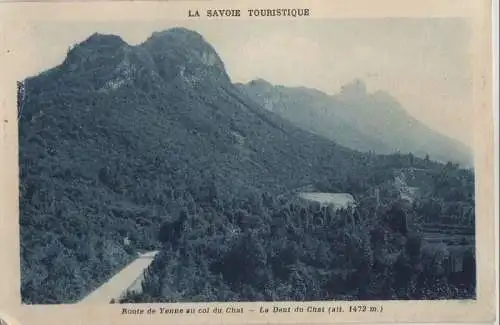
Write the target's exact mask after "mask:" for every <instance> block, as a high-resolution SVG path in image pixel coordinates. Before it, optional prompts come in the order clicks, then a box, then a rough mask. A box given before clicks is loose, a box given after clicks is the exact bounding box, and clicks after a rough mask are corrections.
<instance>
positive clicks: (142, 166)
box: [18, 28, 475, 304]
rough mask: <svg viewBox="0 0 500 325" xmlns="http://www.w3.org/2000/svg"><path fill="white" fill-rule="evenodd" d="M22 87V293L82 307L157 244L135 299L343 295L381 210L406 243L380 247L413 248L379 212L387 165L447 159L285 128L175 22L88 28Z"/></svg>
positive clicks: (364, 264) (460, 187) (456, 186)
mask: <svg viewBox="0 0 500 325" xmlns="http://www.w3.org/2000/svg"><path fill="white" fill-rule="evenodd" d="M18 86H19V92H18V93H19V151H20V152H19V159H20V212H21V213H20V225H21V234H20V235H21V280H22V284H21V293H22V299H23V302H24V303H44V304H46V303H69V302H76V301H78V300H79V299H81V298H82V297H84V296H85V295H86V294H88V293H89V292H90V291H91V290H93V289H95V288H96V287H97V286H98V285H100V284H102V283H103V282H104V281H106V280H107V279H108V278H109V277H110V276H111V275H113V274H114V273H115V272H117V271H118V270H119V269H120V268H121V267H123V266H124V265H126V264H127V263H128V262H129V261H131V260H132V259H133V258H135V256H136V252H137V251H138V250H149V249H161V250H162V253H161V254H160V256H159V257H158V258H157V260H156V261H155V262H154V263H153V266H152V267H151V270H150V275H149V276H148V277H147V280H146V290H145V293H144V296H142V297H133V299H138V300H139V301H146V300H155V301H159V300H168V301H176V300H204V299H208V300H213V299H229V300H234V299H244V300H246V299H261V298H262V297H264V298H265V299H299V298H298V297H303V298H304V299H316V298H321V299H323V298H327V297H340V296H339V294H341V293H342V292H340V293H339V292H338V291H331V289H328V288H330V287H329V286H333V287H335V288H338V283H337V277H338V276H339V275H338V270H337V269H338V268H339V267H340V268H341V269H343V271H342V272H340V273H341V274H344V275H341V277H343V278H342V279H344V278H345V277H346V276H348V277H351V276H353V275H352V274H353V272H352V270H356V272H358V273H356V272H355V274H358V275H357V276H359V275H360V274H361V273H359V272H370V271H369V270H372V268H374V267H375V266H374V265H375V264H372V262H370V261H371V260H372V259H371V258H370V257H369V256H371V255H370V254H372V253H373V254H376V253H374V252H376V248H375V246H373V245H374V244H373V242H374V240H375V241H376V239H375V238H376V236H377V235H374V234H375V233H374V232H373V231H375V228H374V227H375V226H376V225H377V224H379V220H385V221H384V224H387V225H388V227H389V228H388V229H392V230H391V231H390V234H391V235H390V238H392V237H394V238H396V237H397V238H400V239H399V241H398V244H394V243H392V242H391V243H390V244H389V243H384V244H383V245H382V246H383V248H384V249H389V248H391V247H393V246H394V245H395V246H394V248H391V249H393V250H394V252H401V247H403V246H405V245H409V244H404V243H405V242H411V241H408V240H406V239H405V238H407V237H406V236H407V235H408V234H407V230H401V229H402V228H401V227H400V226H397V225H400V224H401V223H402V222H403V221H402V220H403V219H404V220H406V218H402V217H401V214H398V213H395V214H394V213H392V212H388V211H393V210H391V209H396V208H395V207H393V205H394V204H395V202H396V201H398V193H397V192H395V191H394V190H393V188H394V187H393V185H391V184H392V182H393V178H394V175H393V170H394V169H398V168H405V167H411V166H415V167H418V168H425V169H429V170H433V171H441V170H444V168H446V166H444V165H442V164H438V163H435V162H432V161H429V160H423V159H419V158H416V157H413V156H412V155H401V154H394V155H386V156H380V155H374V154H372V153H360V152H357V151H353V150H351V149H348V148H346V147H343V146H340V145H337V144H336V143H334V142H331V141H329V140H327V139H325V138H323V137H320V136H316V135H314V134H312V133H309V132H307V131H305V130H302V129H300V128H298V127H296V126H294V125H293V124H291V123H290V122H288V121H287V120H284V119H282V118H281V117H279V116H278V115H275V114H274V113H272V112H269V111H268V110H266V109H264V108H262V107H261V106H260V105H259V104H257V103H256V102H255V101H253V100H252V99H250V98H249V97H247V96H246V95H244V94H242V93H241V92H240V91H238V90H237V89H236V88H235V87H234V86H233V85H232V84H231V81H230V78H229V76H228V75H227V74H226V72H225V70H224V65H223V62H222V61H221V59H220V58H219V57H218V55H217V53H216V52H215V50H214V49H213V48H212V47H211V46H210V45H209V44H208V43H206V42H205V41H204V40H203V38H202V36H201V35H199V34H197V33H195V32H192V31H189V30H186V29H182V28H175V29H171V30H167V31H164V32H158V33H154V34H153V35H152V36H151V37H150V38H149V39H147V40H146V41H145V42H144V43H142V44H140V45H137V46H130V45H128V44H126V43H125V42H124V41H123V40H122V39H120V38H119V37H117V36H112V35H101V34H94V35H92V36H90V37H89V38H88V39H86V40H85V41H83V42H82V43H80V44H77V45H75V46H74V47H73V48H72V49H71V50H70V51H68V54H67V57H66V58H65V60H64V61H63V62H62V63H61V65H59V66H57V67H55V68H53V69H51V70H48V71H45V72H43V73H41V74H39V75H38V76H34V77H30V78H27V79H26V80H24V81H23V82H20V83H19V85H18ZM452 167H453V168H455V167H454V166H452ZM453 168H452V169H451V172H448V173H445V174H444V175H445V176H443V177H444V178H442V179H440V181H441V182H445V183H446V182H448V183H447V184H452V187H451V189H450V190H453V191H455V192H456V194H454V195H459V197H460V198H456V200H459V199H463V202H465V203H464V204H468V205H471V204H472V206H473V197H474V193H473V192H472V193H471V192H470V190H471V189H473V186H471V182H472V184H473V174H472V173H471V172H470V171H464V170H459V169H458V170H459V171H460V172H458V171H457V169H456V168H455V169H453ZM460 173H462V174H460ZM463 175H466V176H467V177H464V176H463ZM303 186H313V187H315V188H317V189H318V190H320V191H325V192H347V193H351V194H352V195H353V196H354V197H355V198H356V199H357V200H358V201H359V202H365V201H366V202H371V203H363V204H361V207H360V208H359V209H357V210H356V211H351V212H348V211H343V212H339V213H341V216H336V215H333V212H328V213H330V214H329V215H323V217H321V218H322V221H321V222H320V221H318V216H319V212H318V211H315V210H314V208H313V207H311V206H309V205H308V204H305V203H304V202H298V201H297V202H296V199H295V198H294V194H293V193H294V191H295V190H296V189H297V188H300V187H303ZM429 186H431V188H433V189H434V188H435V186H434V185H432V184H431V185H429ZM376 188H380V189H381V193H382V195H381V198H380V201H381V203H380V206H378V207H374V206H373V204H374V203H373V190H374V189H376ZM426 191H427V190H426ZM441 191H442V192H436V195H437V196H439V197H441V196H443V197H444V196H446V195H447V190H446V188H445V187H442V188H441ZM455 192H454V193H455ZM471 197H472V201H471ZM443 199H444V198H443ZM401 209H403V210H404V211H405V212H404V213H405V215H406V214H409V215H412V213H413V214H414V213H415V211H414V209H413V207H407V206H403V207H402V208H401ZM398 211H399V210H398ZM336 213H337V212H336ZM415 220H417V218H415ZM391 225H392V227H393V228H394V229H393V228H390V226H391ZM398 227H399V228H398ZM412 227H413V226H412ZM414 228H415V229H418V227H414ZM405 229H406V228H405ZM412 229H413V228H412ZM401 231H402V232H403V233H404V234H403V235H402V237H401V236H399V235H396V234H397V233H401ZM412 238H413V237H412ZM333 243H334V244H333ZM398 245H399V246H398ZM398 249H399V250H398ZM313 252H314V253H313ZM413 252H414V251H413ZM316 255H317V256H316ZM367 256H368V257H367ZM241 258H245V259H244V260H242V259H241ZM366 258H368V260H366ZM375 260H376V259H375ZM242 261H245V263H243V262H242ZM346 261H349V262H348V263H346ZM242 263H243V264H242ZM344 265H345V266H344ZM242 266H245V268H243V269H242ZM360 268H361V269H360ZM360 270H361V271H360ZM367 270H368V271H367ZM248 272H252V274H251V275H249V274H248ZM384 274H386V273H384ZM443 274H444V273H438V275H436V277H438V276H439V277H442V275H443ZM436 277H434V278H431V280H432V281H434V280H435V279H436ZM202 279H203V282H204V283H205V284H204V285H202V284H201V282H200V281H201V280H202ZM205 279H209V281H208V282H207V281H205ZM307 279H309V280H307ZM346 279H347V278H345V279H344V280H342V281H344V282H345V281H347V282H346V284H345V285H346V287H345V288H346V289H345V290H344V291H345V294H346V295H351V296H356V295H358V296H361V295H366V296H367V297H369V295H370V294H372V295H373V294H377V295H383V296H384V297H389V296H390V294H388V293H387V294H386V293H385V291H384V293H383V294H382V293H380V291H375V293H370V292H369V291H366V292H364V293H363V292H361V293H352V292H351V291H352V290H351V289H352V288H351V287H349V284H348V283H351V284H352V283H355V282H349V281H354V280H346ZM349 279H351V278H349ZM387 279H389V278H387ZM440 279H441V278H440ZM306 280H307V281H306ZM431 280H425V281H431ZM308 281H309V282H308ZM300 283H301V284H300ZM326 283H330V284H329V285H327V284H326ZM429 283H430V282H429ZM467 283H469V284H470V286H472V287H474V285H475V282H473V281H472V280H470V281H469V282H467ZM351 286H352V285H351ZM319 287H321V288H323V289H321V290H323V291H321V292H323V293H320V291H318V290H319V289H318V288H319ZM238 288H240V289H238ZM266 288H267V289H266ZM300 288H302V289H300ZM425 288H430V289H428V290H431V291H432V290H434V289H432V288H434V287H433V286H432V285H430V284H429V285H426V287H425ZM266 290H267V292H268V294H267V296H266V294H265V292H266ZM297 290H305V291H301V292H302V293H297V292H299V291H297ZM325 290H326V291H325ZM335 290H337V289H335ZM377 290H378V289H377ZM450 290H451V289H450ZM464 290H465V289H464ZM467 290H468V291H466V294H462V293H460V294H454V293H453V294H452V293H450V294H448V293H446V295H447V296H453V297H455V296H456V297H459V296H460V297H465V296H471V295H473V293H472V292H473V289H470V288H469V289H467ZM471 290H472V291H471ZM296 291H297V292H296ZM316 291H318V292H316ZM344 291H343V292H344ZM269 292H270V293H269ZM315 292H316V293H315ZM419 292H420V291H419ZM432 292H433V294H434V295H435V296H436V297H438V298H439V297H444V296H443V295H442V294H440V293H438V292H435V291H432ZM342 294H343V293H342ZM391 294H392V293H391ZM263 295H264V296H263ZM415 297H417V298H418V297H431V298H432V297H434V296H432V295H429V294H426V295H420V296H419V295H418V294H417V293H415ZM130 299H132V298H130Z"/></svg>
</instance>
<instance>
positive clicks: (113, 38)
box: [77, 33, 128, 47]
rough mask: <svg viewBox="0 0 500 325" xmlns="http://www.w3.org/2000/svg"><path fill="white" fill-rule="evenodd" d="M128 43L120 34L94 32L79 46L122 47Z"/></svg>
mask: <svg viewBox="0 0 500 325" xmlns="http://www.w3.org/2000/svg"><path fill="white" fill-rule="evenodd" d="M124 45H128V44H127V43H126V42H125V41H124V40H123V39H122V38H121V37H120V36H117V35H113V34H101V33H93V34H92V35H90V36H89V37H88V38H87V39H86V40H84V41H83V42H81V43H80V44H78V45H77V47H103V46H104V47H121V46H124Z"/></svg>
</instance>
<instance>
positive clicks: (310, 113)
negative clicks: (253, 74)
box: [238, 79, 473, 167]
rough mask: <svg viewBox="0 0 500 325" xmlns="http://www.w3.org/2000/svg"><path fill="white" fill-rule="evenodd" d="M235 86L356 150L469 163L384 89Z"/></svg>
mask: <svg viewBox="0 0 500 325" xmlns="http://www.w3.org/2000/svg"><path fill="white" fill-rule="evenodd" d="M238 87H239V88H240V89H241V90H242V91H243V92H244V93H246V94H247V95H249V96H250V97H252V98H253V99H254V100H255V101H256V102H258V103H259V104H261V105H262V106H263V107H264V108H266V109H268V110H269V111H272V112H274V113H276V114H278V115H280V116H282V117H284V118H286V119H288V120H290V121H292V122H293V123H295V124H296V125H298V126H300V127H301V128H303V129H305V130H308V131H311V132H314V133H316V134H318V135H321V136H324V137H326V138H328V139H331V140H333V141H335V142H337V143H339V144H341V145H344V146H347V147H349V148H352V149H356V150H360V151H375V152H376V153H383V154H386V153H393V152H396V151H400V152H402V153H409V152H411V153H413V154H414V155H416V156H419V157H422V158H423V157H425V156H426V155H429V156H430V158H431V159H434V160H438V161H441V162H447V161H452V162H454V163H460V164H461V165H463V166H466V167H470V166H471V165H472V160H473V159H472V153H471V151H470V150H469V149H468V148H467V147H466V146H465V145H463V144H462V143H460V142H459V141H456V140H454V139H451V138H449V137H447V136H445V135H443V134H440V133H439V132H436V131H434V130H432V129H431V128H429V127H427V126H426V125H425V124H423V123H422V122H420V121H418V120H417V119H415V118H414V117H412V116H411V115H409V114H408V113H407V112H406V111H405V110H404V109H403V107H401V105H400V104H399V103H398V102H397V101H396V100H395V99H394V98H393V97H392V96H391V95H390V94H388V93H386V92H383V91H378V92H375V93H368V92H367V91H366V87H365V84H364V83H363V82H362V81H361V80H355V81H354V82H352V83H351V84H347V85H345V86H344V87H343V88H342V90H341V91H340V93H338V94H336V95H333V96H330V95H327V94H325V93H323V92H321V91H318V90H315V89H309V88H304V87H297V88H292V87H284V86H275V85H272V84H270V83H269V82H267V81H265V80H262V79H257V80H254V81H251V82H249V83H247V84H238Z"/></svg>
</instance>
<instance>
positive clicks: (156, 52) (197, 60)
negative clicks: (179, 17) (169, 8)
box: [141, 27, 229, 82]
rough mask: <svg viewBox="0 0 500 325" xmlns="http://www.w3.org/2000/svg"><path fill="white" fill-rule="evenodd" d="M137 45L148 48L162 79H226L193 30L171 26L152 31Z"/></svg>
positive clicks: (211, 51) (216, 57)
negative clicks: (166, 28) (159, 30)
mask: <svg viewBox="0 0 500 325" xmlns="http://www.w3.org/2000/svg"><path fill="white" fill-rule="evenodd" d="M141 47H143V48H145V49H147V50H148V51H149V53H150V54H151V57H152V58H153V60H154V61H155V63H156V65H157V67H158V71H159V74H160V76H161V77H162V78H163V79H165V80H171V79H173V78H176V77H178V76H180V77H182V78H183V79H184V80H185V81H188V82H199V81H201V80H202V79H206V78H207V77H210V78H216V79H222V80H224V81H226V82H228V81H229V76H228V75H227V73H226V71H225V67H224V63H223V62H222V60H221V58H220V57H219V55H218V54H217V52H216V51H215V49H214V48H213V47H212V45H210V44H209V43H208V42H207V41H206V40H205V39H204V37H203V36H202V35H200V34H199V33H197V32H195V31H192V30H189V29H186V28H181V27H175V28H171V29H168V30H164V31H161V32H154V33H153V34H152V35H151V36H150V37H149V38H148V39H147V40H146V41H145V42H144V43H142V44H141Z"/></svg>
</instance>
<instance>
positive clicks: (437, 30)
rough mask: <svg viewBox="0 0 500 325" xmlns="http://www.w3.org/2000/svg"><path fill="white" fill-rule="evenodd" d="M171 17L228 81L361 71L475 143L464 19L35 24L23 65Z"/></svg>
mask: <svg viewBox="0 0 500 325" xmlns="http://www.w3.org/2000/svg"><path fill="white" fill-rule="evenodd" d="M247 22H248V21H247ZM174 26H183V27H187V28H191V29H193V30H196V31H198V32H199V33H201V34H202V35H203V36H204V37H205V39H206V40H207V41H209V42H210V43H211V44H212V45H213V46H214V47H215V49H216V50H217V52H218V53H219V55H220V56H221V58H222V60H223V61H224V63H225V65H226V69H227V71H228V73H229V75H230V76H231V78H232V80H233V82H245V81H249V80H252V79H255V78H263V79H266V80H268V81H270V82H271V83H275V84H282V85H290V86H297V85H301V86H306V87H312V88H317V89H320V90H322V91H325V92H327V93H329V94H334V93H336V92H338V90H339V89H340V87H341V86H342V85H343V84H345V83H348V82H350V81H352V80H353V79H355V78H361V79H363V80H364V81H365V82H366V84H367V87H368V90H369V91H376V90H385V91H387V92H389V93H391V94H392V95H393V96H394V97H396V98H397V99H398V100H399V101H400V102H401V103H402V105H403V106H404V108H405V109H406V110H407V111H408V112H409V113H410V114H411V115H413V116H415V117H416V118H418V119H419V120H421V121H423V122H424V123H426V124H427V125H429V126H430V127H432V128H433V129H436V130H439V131H441V132H442V133H445V134H447V135H449V136H451V137H453V138H456V139H458V140H460V141H461V142H463V143H465V144H466V145H469V146H472V143H473V130H472V123H471V121H473V107H472V88H471V86H472V85H471V77H472V76H471V67H470V61H469V53H468V49H469V44H468V42H469V36H470V35H469V26H468V24H467V23H466V21H465V20H461V19H451V18H446V19H408V18H403V19H328V20H327V19H324V20H312V19H307V20H300V19H299V20H291V21H284V20H259V21H253V22H252V24H248V23H245V22H244V21H238V20H236V21H235V20H217V21H203V20H202V21H197V22H195V21H170V22H169V21H167V22H165V21H161V22H145V23H138V22H131V23H126V24H125V23H97V24H96V23H92V24H90V23H48V24H37V25H36V26H31V27H30V35H31V36H30V37H31V40H32V42H33V46H32V47H31V46H30V48H32V49H33V50H34V52H33V53H31V54H30V57H31V58H33V59H32V60H30V62H27V63H26V66H25V67H23V68H24V69H25V71H26V75H34V74H36V73H38V72H40V71H42V70H45V69H47V68H50V67H52V66H54V65H56V64H58V63H60V62H61V61H62V60H63V58H64V55H65V54H66V51H67V49H68V47H69V45H72V44H74V43H76V42H79V41H82V40H83V39H85V38H86V37H88V36H89V35H90V34H91V33H93V32H96V31H98V32H102V33H113V34H117V35H120V36H121V37H122V38H123V39H124V40H125V41H127V42H129V43H130V44H137V43H140V42H142V41H143V40H145V39H146V38H147V37H148V36H149V35H150V34H151V33H152V32H153V31H158V30H164V29H167V28H170V27H174ZM23 71H24V70H23Z"/></svg>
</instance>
